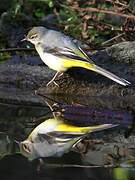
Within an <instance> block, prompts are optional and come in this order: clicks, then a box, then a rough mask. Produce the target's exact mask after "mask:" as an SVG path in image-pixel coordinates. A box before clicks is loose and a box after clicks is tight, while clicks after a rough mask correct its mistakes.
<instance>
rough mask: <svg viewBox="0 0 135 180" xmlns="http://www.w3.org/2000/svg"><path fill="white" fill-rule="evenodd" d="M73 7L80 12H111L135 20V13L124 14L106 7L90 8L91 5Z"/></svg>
mask: <svg viewBox="0 0 135 180" xmlns="http://www.w3.org/2000/svg"><path fill="white" fill-rule="evenodd" d="M71 9H73V10H77V11H79V12H96V13H104V14H111V15H115V16H121V17H124V18H127V19H132V20H135V16H134V15H127V14H122V13H119V12H114V11H108V10H104V9H98V8H90V7H89V8H79V7H71Z"/></svg>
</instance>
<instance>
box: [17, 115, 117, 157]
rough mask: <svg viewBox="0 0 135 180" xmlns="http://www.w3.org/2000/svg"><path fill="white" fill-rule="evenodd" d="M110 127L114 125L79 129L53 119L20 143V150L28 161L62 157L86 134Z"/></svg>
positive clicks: (63, 120) (58, 119)
mask: <svg viewBox="0 0 135 180" xmlns="http://www.w3.org/2000/svg"><path fill="white" fill-rule="evenodd" d="M84 124H85V123H84ZM111 127H114V125H112V124H103V125H97V126H86V127H85V126H82V127H81V126H79V125H78V123H77V125H71V124H70V122H68V121H66V120H65V119H61V118H58V117H55V118H53V119H48V120H45V121H44V122H43V123H41V124H40V125H38V126H37V127H36V128H35V129H34V130H33V131H32V132H31V134H30V135H29V136H28V138H27V140H25V141H23V142H21V143H20V150H21V153H22V154H23V155H24V156H26V157H28V158H29V159H30V160H33V159H35V158H39V157H50V156H62V155H63V154H64V153H66V152H68V151H69V150H70V149H71V147H72V146H73V145H75V144H76V143H77V142H78V141H80V140H81V139H83V138H84V137H85V136H86V135H87V134H88V133H90V132H95V131H101V130H104V129H108V128H111Z"/></svg>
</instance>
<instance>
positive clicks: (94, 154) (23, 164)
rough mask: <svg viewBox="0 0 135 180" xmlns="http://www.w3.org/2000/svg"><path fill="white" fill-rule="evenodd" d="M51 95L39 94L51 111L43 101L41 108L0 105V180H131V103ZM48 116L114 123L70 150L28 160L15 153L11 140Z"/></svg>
mask: <svg viewBox="0 0 135 180" xmlns="http://www.w3.org/2000/svg"><path fill="white" fill-rule="evenodd" d="M49 98H50V97H49ZM51 99H53V101H52V100H50V99H47V98H45V100H47V104H48V105H49V106H50V107H51V108H53V109H54V112H55V114H54V113H51V111H50V107H48V105H46V104H45V106H44V107H40V106H28V105H27V106H24V105H23V106H22V105H13V104H0V156H1V160H0V179H10V180H11V179H20V180H21V179H23V180H24V179H29V180H34V179H47V180H48V179H49V180H53V179H55V180H57V179H58V180H67V179H75V178H76V179H80V180H81V179H86V180H87V179H89V180H92V179H96V180H98V179H100V180H102V179H103V180H105V179H109V180H130V179H131V180H132V179H135V168H134V166H135V133H134V115H135V113H134V106H133V105H132V104H127V103H126V102H125V101H124V100H116V99H113V100H110V99H100V98H95V97H72V98H71V97H70V98H69V97H63V96H61V97H60V96H59V97H58V96H55V97H54V96H53V97H51ZM56 102H57V104H56ZM54 103H55V104H54ZM80 104H81V106H80ZM82 105H83V106H82ZM63 109H64V110H65V111H63ZM61 110H62V111H61ZM54 116H58V117H62V118H65V119H66V122H67V121H68V122H70V123H71V124H72V125H74V124H76V123H78V124H79V123H81V122H82V121H83V122H84V124H85V126H86V125H88V124H89V125H93V124H94V123H96V124H100V123H101V124H103V123H112V124H115V125H116V124H117V125H118V126H116V127H113V128H111V129H107V130H104V131H99V132H93V133H92V134H90V135H89V136H88V138H87V139H86V140H85V141H83V142H82V143H80V144H79V146H78V147H76V148H75V149H74V152H69V153H67V154H64V155H63V156H62V157H47V158H42V161H40V160H39V159H35V160H33V161H29V160H28V159H27V158H26V157H25V156H23V155H22V154H21V153H20V149H19V146H18V144H17V143H16V141H19V142H20V141H23V140H25V139H26V138H27V137H28V135H29V134H30V133H31V131H32V130H33V129H34V128H35V127H37V125H39V124H40V123H41V122H43V120H45V119H49V118H53V117H54ZM39 117H40V118H39ZM42 117H43V118H42ZM81 126H82V124H81Z"/></svg>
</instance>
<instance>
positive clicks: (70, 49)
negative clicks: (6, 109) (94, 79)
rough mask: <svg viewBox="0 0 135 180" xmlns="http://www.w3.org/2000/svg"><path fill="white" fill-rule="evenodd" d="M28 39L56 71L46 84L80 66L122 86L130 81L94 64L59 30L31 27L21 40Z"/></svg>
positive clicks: (47, 63) (43, 59) (44, 60)
mask: <svg viewBox="0 0 135 180" xmlns="http://www.w3.org/2000/svg"><path fill="white" fill-rule="evenodd" d="M25 40H26V41H29V42H31V43H32V44H34V45H35V49H36V51H37V52H38V54H39V56H40V58H41V59H42V61H43V62H44V63H45V64H46V65H47V66H48V67H49V68H50V69H53V70H55V71H56V74H55V75H54V77H53V78H52V79H51V80H50V81H49V82H48V83H47V86H48V85H50V84H51V83H52V82H53V83H55V84H56V85H57V83H56V82H55V79H56V77H59V76H61V75H62V74H63V73H64V72H65V71H67V70H68V69H69V68H73V67H81V68H85V69H87V70H91V71H94V72H96V73H99V74H101V75H103V76H105V77H107V78H109V79H111V80H113V81H115V82H116V83H118V84H121V85H123V86H127V85H130V84H131V83H130V82H129V81H127V80H125V79H123V78H120V77H118V76H116V75H115V74H113V73H111V72H109V71H107V70H105V69H103V68H101V67H99V66H98V65H96V64H95V63H94V62H93V61H92V60H91V58H90V57H89V56H88V55H87V54H86V53H85V52H84V51H83V50H82V48H81V47H80V46H79V45H78V44H76V43H74V41H73V40H72V38H70V37H69V36H67V35H65V34H64V33H62V32H60V31H56V30H53V29H48V28H46V27H43V26H37V27H33V28H32V29H31V30H30V31H29V32H28V33H27V35H26V37H25V38H24V39H22V41H25Z"/></svg>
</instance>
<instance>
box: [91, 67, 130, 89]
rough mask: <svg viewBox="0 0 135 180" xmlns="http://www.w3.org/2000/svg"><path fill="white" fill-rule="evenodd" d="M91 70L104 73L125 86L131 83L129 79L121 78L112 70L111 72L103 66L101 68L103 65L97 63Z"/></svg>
mask: <svg viewBox="0 0 135 180" xmlns="http://www.w3.org/2000/svg"><path fill="white" fill-rule="evenodd" d="M91 70H92V71H95V72H97V73H99V74H101V75H103V76H105V77H107V78H109V79H111V80H113V81H115V82H117V83H118V84H121V85H123V86H127V85H130V84H131V83H130V82H129V81H127V80H125V79H123V78H120V77H118V76H116V75H115V74H113V73H111V72H109V71H107V70H105V69H103V68H101V67H99V66H97V65H94V66H93V67H92V68H91Z"/></svg>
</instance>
